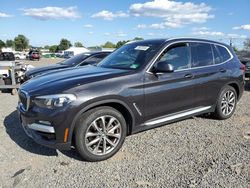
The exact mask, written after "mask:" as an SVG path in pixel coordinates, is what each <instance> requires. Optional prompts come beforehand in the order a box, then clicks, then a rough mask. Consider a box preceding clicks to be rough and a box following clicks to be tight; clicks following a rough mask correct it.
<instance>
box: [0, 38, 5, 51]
mask: <svg viewBox="0 0 250 188" xmlns="http://www.w3.org/2000/svg"><path fill="white" fill-rule="evenodd" d="M3 47H5V43H4V41H2V40H0V50H1V49H2V48H3Z"/></svg>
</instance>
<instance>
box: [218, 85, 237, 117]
mask: <svg viewBox="0 0 250 188" xmlns="http://www.w3.org/2000/svg"><path fill="white" fill-rule="evenodd" d="M227 91H232V92H233V93H234V95H235V100H236V101H235V105H234V109H233V111H232V112H231V113H230V114H229V115H224V114H223V112H222V110H221V101H222V98H223V96H224V94H225V93H226V92H227ZM236 106H237V93H236V91H235V89H234V88H233V87H231V86H225V87H224V88H223V89H222V91H221V92H220V95H219V99H218V101H217V104H216V110H215V114H216V116H217V118H219V119H228V118H230V117H231V116H232V115H233V114H234V112H235V109H236Z"/></svg>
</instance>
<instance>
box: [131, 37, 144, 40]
mask: <svg viewBox="0 0 250 188" xmlns="http://www.w3.org/2000/svg"><path fill="white" fill-rule="evenodd" d="M133 40H144V38H142V37H135V38H134V39H133Z"/></svg>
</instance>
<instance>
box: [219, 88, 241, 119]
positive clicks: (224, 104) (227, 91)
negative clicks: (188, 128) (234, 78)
mask: <svg viewBox="0 0 250 188" xmlns="http://www.w3.org/2000/svg"><path fill="white" fill-rule="evenodd" d="M236 105H237V93H236V91H235V89H234V88H233V87H231V86H226V87H224V88H223V89H222V91H221V93H220V96H219V99H218V101H217V104H216V108H215V112H214V115H215V117H216V118H217V119H221V120H222V119H227V118H230V117H231V116H232V115H233V113H234V111H235V109H236Z"/></svg>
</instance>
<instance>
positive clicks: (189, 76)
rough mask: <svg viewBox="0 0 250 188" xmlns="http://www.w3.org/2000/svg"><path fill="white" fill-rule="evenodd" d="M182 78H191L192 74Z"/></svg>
mask: <svg viewBox="0 0 250 188" xmlns="http://www.w3.org/2000/svg"><path fill="white" fill-rule="evenodd" d="M184 78H193V75H192V74H186V75H185V76H184Z"/></svg>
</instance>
